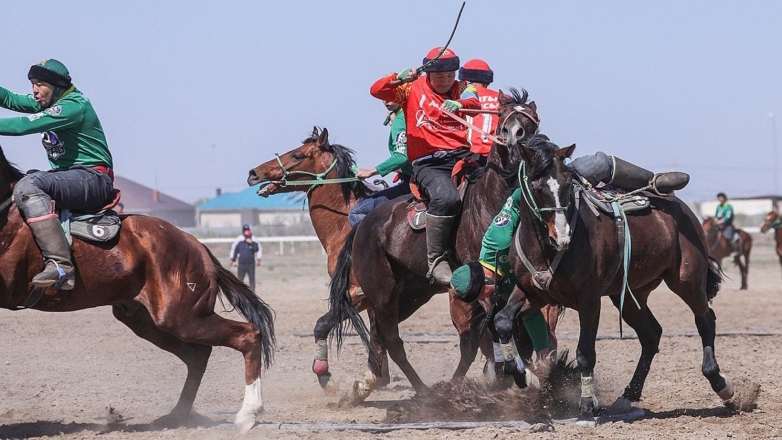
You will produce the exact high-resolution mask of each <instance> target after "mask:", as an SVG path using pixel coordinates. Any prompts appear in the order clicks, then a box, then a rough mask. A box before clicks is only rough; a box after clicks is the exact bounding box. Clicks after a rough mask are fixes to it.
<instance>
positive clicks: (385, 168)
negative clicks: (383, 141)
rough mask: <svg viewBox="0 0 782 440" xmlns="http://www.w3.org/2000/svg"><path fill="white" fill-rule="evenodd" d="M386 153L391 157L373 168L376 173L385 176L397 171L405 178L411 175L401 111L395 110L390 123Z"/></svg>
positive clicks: (405, 131)
mask: <svg viewBox="0 0 782 440" xmlns="http://www.w3.org/2000/svg"><path fill="white" fill-rule="evenodd" d="M388 151H389V152H390V153H391V157H389V158H388V159H386V160H385V161H383V163H381V164H380V165H378V166H377V167H375V169H376V170H377V173H378V174H380V175H381V176H385V175H387V174H388V173H390V172H391V171H399V173H401V174H404V175H406V176H411V175H412V174H413V167H412V166H411V165H410V162H409V161H408V160H407V125H406V124H405V114H404V112H403V111H402V109H399V110H397V112H396V116H395V117H394V121H393V122H391V132H390V133H389V134H388Z"/></svg>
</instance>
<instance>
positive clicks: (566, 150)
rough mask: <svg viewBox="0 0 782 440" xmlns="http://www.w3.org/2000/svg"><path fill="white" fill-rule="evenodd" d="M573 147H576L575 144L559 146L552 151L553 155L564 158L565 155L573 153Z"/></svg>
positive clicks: (568, 155)
mask: <svg viewBox="0 0 782 440" xmlns="http://www.w3.org/2000/svg"><path fill="white" fill-rule="evenodd" d="M575 149H576V144H573V145H571V146H569V147H565V148H560V149H559V150H557V151H556V152H555V153H554V155H555V156H557V157H558V158H560V159H564V158H566V157H570V156H571V155H572V154H573V151H575Z"/></svg>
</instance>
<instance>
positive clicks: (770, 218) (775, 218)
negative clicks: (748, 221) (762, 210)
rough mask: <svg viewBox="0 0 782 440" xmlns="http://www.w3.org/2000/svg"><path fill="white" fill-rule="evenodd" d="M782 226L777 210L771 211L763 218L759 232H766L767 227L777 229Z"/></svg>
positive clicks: (781, 219) (781, 218)
mask: <svg viewBox="0 0 782 440" xmlns="http://www.w3.org/2000/svg"><path fill="white" fill-rule="evenodd" d="M780 227H782V217H780V216H779V213H778V212H777V211H771V212H769V213H768V214H766V217H765V218H764V219H763V225H762V226H761V227H760V232H762V233H764V234H765V233H766V232H768V230H769V229H772V228H773V229H779V228H780Z"/></svg>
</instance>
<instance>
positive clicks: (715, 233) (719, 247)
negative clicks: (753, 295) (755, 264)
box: [701, 217, 752, 290]
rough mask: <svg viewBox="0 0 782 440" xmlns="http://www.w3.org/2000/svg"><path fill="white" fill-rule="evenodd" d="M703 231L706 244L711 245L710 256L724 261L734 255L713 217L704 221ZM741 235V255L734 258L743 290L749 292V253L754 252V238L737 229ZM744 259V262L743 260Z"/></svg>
mask: <svg viewBox="0 0 782 440" xmlns="http://www.w3.org/2000/svg"><path fill="white" fill-rule="evenodd" d="M701 226H702V227H703V231H704V232H705V233H706V243H708V245H709V255H710V256H711V257H712V258H714V259H715V260H717V261H719V262H722V260H723V259H724V258H725V257H727V256H729V255H730V254H732V253H733V248H732V246H731V244H730V243H728V240H727V239H726V238H725V236H724V235H722V233H721V232H722V231H720V229H719V228H718V227H716V226H717V224H716V222H715V221H714V218H713V217H706V218H705V219H704V220H703V224H702V225H701ZM736 232H738V234H739V243H740V244H741V253H739V254H738V255H736V256H734V257H733V264H735V265H736V266H738V268H739V272H740V273H741V290H747V280H748V277H749V253H750V251H751V250H752V236H751V235H749V234H748V233H746V232H745V231H744V230H742V229H738V228H737V229H736ZM741 257H744V259H743V261H742V258H741Z"/></svg>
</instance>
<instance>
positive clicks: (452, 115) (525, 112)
mask: <svg viewBox="0 0 782 440" xmlns="http://www.w3.org/2000/svg"><path fill="white" fill-rule="evenodd" d="M441 111H442V112H443V114H445V115H446V116H448V117H450V118H451V119H453V120H454V121H456V122H459V123H461V124H462V125H464V126H466V127H468V128H470V129H471V130H474V131H476V132H478V133H480V134H482V135H484V136H486V137H487V138H489V139H490V140H491V141H492V142H495V143H497V144H500V145H505V146H507V141H505V140H503V139H500V138H499V137H497V136H495V135H493V134H491V133H487V132H486V131H484V130H483V129H481V128H478V126H476V125H475V124H472V123H470V122H467V120H466V119H464V118H461V117H459V116H457V115H456V114H455V113H454V112H452V111H450V110H448V109H446V108H443V109H441ZM459 111H460V112H463V113H468V112H469V113H488V114H492V115H496V114H499V112H495V111H486V110H474V109H464V110H459ZM516 113H520V114H521V115H523V116H526V117H527V118H528V119H529V120H530V121H532V122H533V123H534V124H535V133H534V134H538V133H539V132H540V119H538V118H536V117H535V116H534V115H532V114H531V113H530V112H529V109H528V108H527V107H524V106H522V105H517V106H515V107H513V111H511V112H510V113H508V114H507V115H505V118H503V120H502V124H499V125H497V131H499V130H500V127H504V126H505V124H506V123H507V122H508V119H509V118H510V117H511V116H513V115H514V114H516ZM523 129H524V128H523V127H522V130H523ZM524 134H526V133H524ZM521 137H522V138H523V137H524V135H522V136H521Z"/></svg>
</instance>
